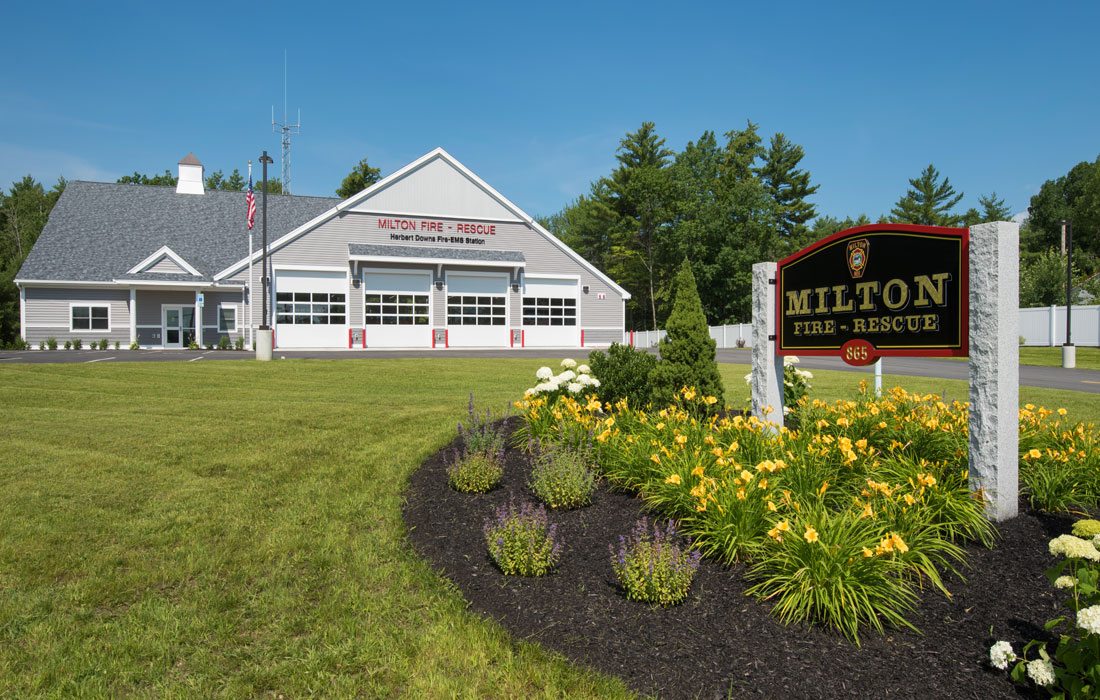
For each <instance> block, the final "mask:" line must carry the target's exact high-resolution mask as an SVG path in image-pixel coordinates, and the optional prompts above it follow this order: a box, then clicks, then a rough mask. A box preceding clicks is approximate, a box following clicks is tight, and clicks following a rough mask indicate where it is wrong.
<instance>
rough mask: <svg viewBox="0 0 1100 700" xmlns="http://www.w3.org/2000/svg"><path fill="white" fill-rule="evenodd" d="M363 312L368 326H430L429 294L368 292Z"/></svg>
mask: <svg viewBox="0 0 1100 700" xmlns="http://www.w3.org/2000/svg"><path fill="white" fill-rule="evenodd" d="M364 302H365V303H364V306H363V310H364V312H365V316H366V324H367V325H368V326H426V325H428V295H427V294H380V293H373V292H368V293H367V294H366V296H365V297H364Z"/></svg>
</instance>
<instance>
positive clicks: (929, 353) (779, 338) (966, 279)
mask: <svg viewBox="0 0 1100 700" xmlns="http://www.w3.org/2000/svg"><path fill="white" fill-rule="evenodd" d="M891 232H898V233H931V234H935V235H939V236H945V235H946V236H948V237H958V238H959V239H960V240H961V242H962V257H963V259H962V261H961V268H962V270H961V275H960V276H961V278H962V290H961V297H962V298H961V302H962V308H961V309H959V324H960V327H961V328H962V333H961V334H960V335H961V336H962V337H961V338H960V339H959V347H958V348H934V349H927V350H924V349H920V348H913V349H890V348H884V349H880V348H878V347H876V348H875V357H876V358H879V357H967V356H968V355H969V354H970V229H968V228H952V227H949V226H918V225H916V224H869V225H867V226H856V227H855V228H849V229H845V230H843V231H837V232H836V233H834V234H833V235H831V236H826V237H825V238H822V239H821V240H820V241H817V242H816V243H813V244H811V245H809V246H807V247H805V248H803V249H802V250H800V251H798V252H797V253H794V254H793V255H788V256H787V257H785V258H783V259H782V260H780V261H779V262H778V263H777V264H776V270H775V347H776V353H775V354H776V355H783V356H786V355H806V356H822V357H841V348H839V347H838V348H836V349H826V350H802V349H799V350H781V349H780V348H781V347H782V345H783V299H782V298H781V296H780V294H779V291H780V290H781V289H782V288H783V268H784V266H786V265H789V264H791V263H792V262H796V261H798V260H799V259H801V258H803V257H804V256H806V255H809V254H810V253H812V252H814V251H815V250H817V249H819V248H823V247H825V246H827V245H829V244H831V243H833V242H834V241H836V240H837V239H840V238H848V237H852V236H859V235H862V234H866V233H891ZM872 345H874V344H873V343H872Z"/></svg>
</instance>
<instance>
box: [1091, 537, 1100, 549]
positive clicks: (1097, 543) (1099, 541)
mask: <svg viewBox="0 0 1100 700" xmlns="http://www.w3.org/2000/svg"><path fill="white" fill-rule="evenodd" d="M1092 546H1093V547H1100V535H1096V536H1095V537H1093V538H1092Z"/></svg>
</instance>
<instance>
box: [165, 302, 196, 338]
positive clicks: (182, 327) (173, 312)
mask: <svg viewBox="0 0 1100 700" xmlns="http://www.w3.org/2000/svg"><path fill="white" fill-rule="evenodd" d="M162 316H163V323H162V325H163V326H164V328H163V330H164V347H166V348H185V347H187V346H188V345H190V344H191V342H192V341H193V340H195V307H193V306H165V307H163V311H162Z"/></svg>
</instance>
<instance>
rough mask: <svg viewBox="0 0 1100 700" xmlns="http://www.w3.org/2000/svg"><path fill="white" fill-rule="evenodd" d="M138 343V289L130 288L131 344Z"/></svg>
mask: <svg viewBox="0 0 1100 700" xmlns="http://www.w3.org/2000/svg"><path fill="white" fill-rule="evenodd" d="M136 342H137V289H135V288H134V287H130V344H131V345H133V344H134V343H136Z"/></svg>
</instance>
